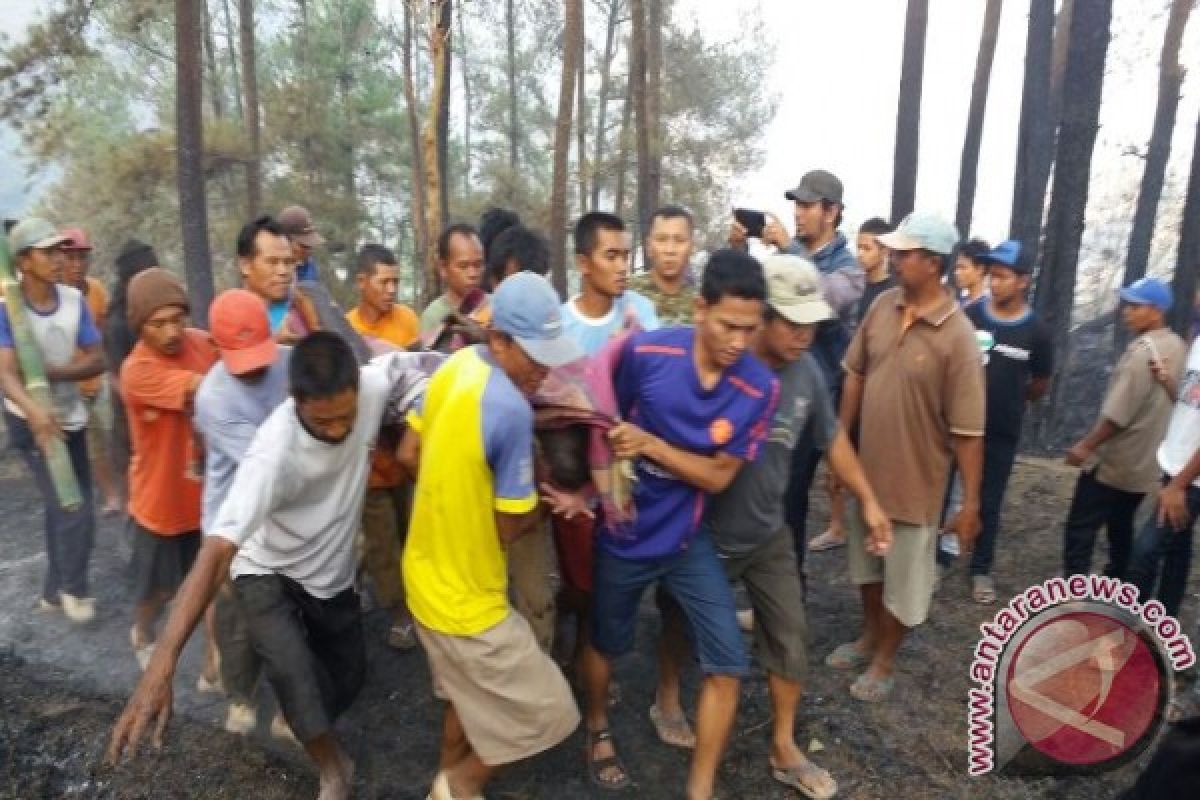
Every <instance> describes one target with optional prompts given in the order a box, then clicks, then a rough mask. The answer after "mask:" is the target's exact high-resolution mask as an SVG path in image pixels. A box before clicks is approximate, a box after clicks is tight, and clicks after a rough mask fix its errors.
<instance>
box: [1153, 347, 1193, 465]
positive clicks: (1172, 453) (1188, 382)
mask: <svg viewBox="0 0 1200 800" xmlns="http://www.w3.org/2000/svg"><path fill="white" fill-rule="evenodd" d="M1197 448H1200V338H1197V339H1196V341H1194V342H1192V349H1191V350H1189V351H1188V360H1187V367H1185V369H1184V373H1183V377H1182V378H1181V379H1180V381H1179V398H1178V399H1177V400H1176V401H1175V408H1174V410H1172V411H1171V421H1170V423H1168V425H1167V435H1166V437H1165V438H1164V439H1163V442H1162V444H1161V445H1160V446H1159V448H1158V465H1159V466H1160V467H1162V469H1163V472H1165V473H1167V474H1168V475H1170V476H1172V477H1174V476H1176V475H1178V474H1179V473H1180V472H1181V471H1182V470H1183V468H1184V467H1186V466H1187V463H1188V462H1189V461H1191V460H1192V456H1194V455H1195V454H1196V450H1197ZM1192 485H1193V486H1200V478H1197V479H1196V480H1195V481H1194V482H1193V483H1192Z"/></svg>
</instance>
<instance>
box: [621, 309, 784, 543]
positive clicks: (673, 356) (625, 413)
mask: <svg viewBox="0 0 1200 800" xmlns="http://www.w3.org/2000/svg"><path fill="white" fill-rule="evenodd" d="M695 336H696V333H695V329H694V328H691V327H686V328H664V329H661V330H657V331H649V332H642V333H636V334H634V335H632V336H630V337H629V339H628V340H627V341H626V342H625V346H624V348H623V349H622V352H621V357H620V362H619V363H618V365H617V369H616V372H615V373H614V375H613V388H614V389H615V390H616V394H617V404H618V405H619V407H620V410H621V416H622V417H623V418H624V419H627V420H629V421H630V422H632V423H633V424H634V425H637V426H638V427H640V428H642V429H643V430H645V431H647V432H649V433H652V434H654V435H655V436H657V437H659V438H660V439H662V440H663V441H665V442H667V444H670V445H672V446H674V447H678V448H680V449H682V450H687V451H689V452H692V453H696V454H698V455H704V456H712V455H716V454H717V453H719V452H721V453H728V454H730V455H732V456H734V457H736V458H740V459H743V460H745V461H754V460H755V459H756V458H758V454H759V451H760V450H761V449H762V446H763V444H764V442H765V441H766V437H767V432H768V430H769V429H770V421H771V415H772V414H773V413H774V410H775V403H776V401H777V399H778V395H779V381H778V380H777V379H776V378H775V376H774V375H773V374H772V373H771V371H770V370H769V369H767V367H766V366H764V365H763V364H762V363H761V362H759V361H758V360H757V359H755V358H754V357H753V356H751V355H748V354H747V355H744V356H742V357H741V358H740V359H739V360H738V361H737V363H735V364H734V365H733V366H731V367H729V368H728V369H727V370H725V372H724V373H723V374H722V375H721V378H720V380H718V381H717V384H716V385H715V386H714V387H713V388H712V389H705V388H704V387H703V386H701V385H700V378H699V376H698V375H697V374H696V366H695V361H694V360H693V357H692V351H693V347H694V343H695ZM636 472H637V480H636V482H635V483H634V486H633V501H634V504H635V506H636V508H637V520H636V522H635V523H634V525H633V526H632V528H631V529H630V530H629V531H623V532H622V533H621V534H620V535H619V536H618V535H617V534H614V533H612V532H610V531H609V530H608V529H607V527H606V526H604V524H603V523H601V528H600V531H601V536H600V539H599V541H600V545H601V546H602V547H604V548H605V550H607V551H608V552H609V553H611V554H613V555H615V556H617V557H619V558H628V559H634V560H643V559H652V558H662V557H664V556H669V555H673V554H674V553H677V552H679V551H680V550H682V549H684V548H685V547H687V544H688V542H689V541H690V540H691V538H692V536H693V535H694V534H695V533H696V530H697V529H698V528H699V526H700V520H701V517H702V516H703V514H704V505H705V500H706V498H707V496H706V495H705V494H704V493H703V492H701V491H700V490H699V489H697V488H696V487H694V486H692V485H691V484H689V483H685V482H684V481H683V480H681V479H679V478H677V477H675V476H674V475H672V474H671V473H670V472H668V471H667V470H665V469H663V468H662V467H661V466H659V465H658V464H656V463H654V462H652V461H649V460H647V459H644V458H640V459H638V460H637V464H636Z"/></svg>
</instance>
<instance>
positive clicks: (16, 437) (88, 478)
mask: <svg viewBox="0 0 1200 800" xmlns="http://www.w3.org/2000/svg"><path fill="white" fill-rule="evenodd" d="M4 420H5V422H6V423H8V436H9V440H10V442H11V443H12V446H13V447H15V448H16V449H17V450H18V451H19V452H20V453H21V457H22V458H23V459H24V460H25V464H26V466H28V467H29V471H30V473H32V475H33V480H34V482H35V483H36V484H37V487H38V491H39V492H41V494H42V507H43V510H44V515H45V516H44V522H45V529H46V579H45V581H44V582H43V584H42V597H43V598H44V599H45V600H46V601H48V602H51V603H58V594H59V592H66V593H67V594H70V595H74V596H75V597H87V596H88V576H87V572H88V561H89V560H90V559H91V555H92V543H93V541H94V539H95V536H96V514H95V509H94V507H93V504H92V468H91V465H90V464H89V462H88V451H87V431H86V430H78V431H69V432H68V433H67V434H66V446H67V454H68V455H69V456H70V458H71V467H72V468H73V469H74V471H75V480H76V481H78V482H79V491H80V494H81V495H82V496H83V504H82V505H81V506H80V507H79V508H78V509H76V510H75V511H65V510H64V509H63V508H62V506H60V505H59V504H58V495H56V494H55V493H54V481H53V480H52V479H51V477H50V465H49V464H48V463H47V462H46V456H45V454H44V453H43V452H42V449H41V448H40V447H38V444H37V442H36V441H35V440H34V438H33V431H31V430H30V429H29V425H28V424H27V423H26V422H25V420H23V419H21V418H20V417H18V416H16V415H15V414H10V413H8V412H5V414H4Z"/></svg>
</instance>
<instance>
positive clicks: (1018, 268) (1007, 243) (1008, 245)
mask: <svg viewBox="0 0 1200 800" xmlns="http://www.w3.org/2000/svg"><path fill="white" fill-rule="evenodd" d="M983 260H984V261H986V262H988V263H991V264H1000V265H1002V266H1005V267H1008V268H1009V269H1011V270H1012V271H1013V272H1029V271H1030V269H1029V264H1028V263H1027V262H1026V261H1023V260H1022V259H1021V243H1020V242H1018V241H1017V240H1016V239H1006V240H1004V241H1003V242H1001V243H1000V244H998V245H996V246H995V247H993V248H992V249H991V250H989V251H987V252H986V253H984V254H983Z"/></svg>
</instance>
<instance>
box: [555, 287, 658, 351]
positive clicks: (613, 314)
mask: <svg viewBox="0 0 1200 800" xmlns="http://www.w3.org/2000/svg"><path fill="white" fill-rule="evenodd" d="M576 299H577V298H572V299H570V300H568V301H567V302H565V303H563V304H562V320H563V332H564V333H566V335H567V336H570V337H571V338H572V339H573V340H575V344H577V345H579V348H580V349H581V350H583V352H584V354H585V355H589V356H590V355H595V354H596V353H597V352H599V350H600V349H601V348H603V347H604V345H606V344H608V341H609V339H611V338H612V337H613V336H615V335H616V334H618V333H620V332H621V331H623V330H624V329H625V318H626V316H627V315H629V314H630V313H632V314H633V315H634V316H635V317H636V318H637V322H638V325H640V326H641V327H642V330H644V331H653V330H658V314H657V313H656V312H655V310H654V303H652V302H650V298H648V297H646V296H645V295H641V294H638V293H637V292H635V291H633V290H629V291H626V292H625V294H623V295H621V296H620V297H618V298H617V299H616V300H615V301H614V302H613V307H612V308H611V309H609V312H608V313H607V314H605V315H604V316H603V317H601V318H600V319H592V318H590V317H585V316H583V315H582V314H580V313H579V311H578V310H577V309H576V308H575V300H576Z"/></svg>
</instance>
